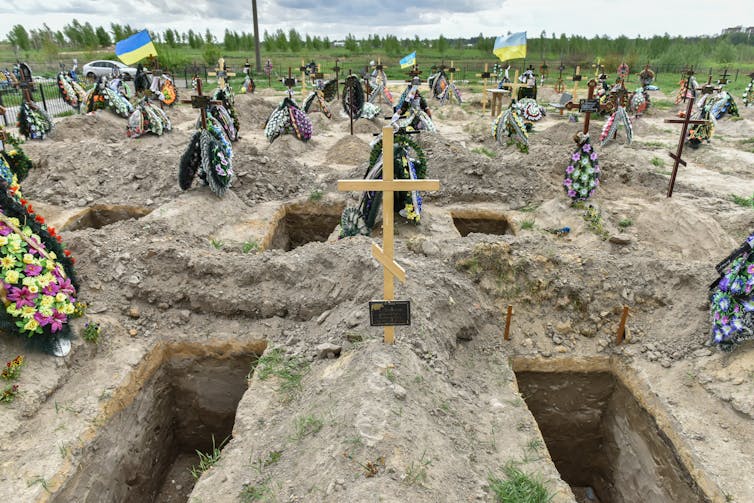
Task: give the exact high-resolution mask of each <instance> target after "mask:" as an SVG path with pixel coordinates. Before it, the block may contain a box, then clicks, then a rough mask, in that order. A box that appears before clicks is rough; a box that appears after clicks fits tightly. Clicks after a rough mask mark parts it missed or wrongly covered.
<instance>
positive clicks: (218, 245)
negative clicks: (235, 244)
mask: <svg viewBox="0 0 754 503" xmlns="http://www.w3.org/2000/svg"><path fill="white" fill-rule="evenodd" d="M209 244H211V245H212V246H213V247H214V248H215V250H220V249H222V247H223V246H224V245H225V243H224V242H222V241H220V240H219V239H214V238H212V239H210V240H209Z"/></svg>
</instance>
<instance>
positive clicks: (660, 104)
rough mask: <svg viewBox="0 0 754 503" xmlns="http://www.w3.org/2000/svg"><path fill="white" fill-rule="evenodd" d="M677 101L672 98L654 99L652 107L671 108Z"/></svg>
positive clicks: (659, 108)
mask: <svg viewBox="0 0 754 503" xmlns="http://www.w3.org/2000/svg"><path fill="white" fill-rule="evenodd" d="M675 106H676V105H675V101H671V100H652V107H654V108H656V109H658V110H670V109H671V108H673V107H675Z"/></svg>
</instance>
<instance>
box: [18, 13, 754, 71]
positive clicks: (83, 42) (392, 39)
mask: <svg viewBox="0 0 754 503" xmlns="http://www.w3.org/2000/svg"><path fill="white" fill-rule="evenodd" d="M137 31H139V30H137V29H134V28H132V27H131V26H129V25H127V24H126V25H120V24H117V23H111V24H110V27H109V28H105V27H103V26H96V27H95V26H92V25H91V24H90V23H89V22H86V23H83V24H82V23H80V22H79V21H78V20H76V19H73V20H72V21H71V22H70V23H69V24H66V25H65V26H64V27H63V29H61V30H52V29H50V27H49V26H47V24H43V25H42V27H41V28H34V29H30V30H27V29H26V28H25V27H24V26H22V25H20V24H19V25H15V26H13V27H12V28H11V30H10V32H9V33H8V35H7V41H8V42H9V43H10V44H11V45H12V46H13V47H14V48H16V50H17V51H19V50H20V51H30V50H35V51H42V52H44V53H45V54H46V55H48V56H50V57H51V58H52V57H54V56H55V55H56V54H57V52H58V51H59V50H60V49H63V48H67V49H71V50H96V49H107V48H110V47H111V46H112V45H113V44H114V43H115V42H116V41H119V40H122V39H125V38H127V37H128V36H130V35H132V34H134V33H136V32H137ZM150 34H151V36H152V40H153V41H154V42H156V43H158V44H162V46H163V47H165V46H166V47H169V48H171V49H172V48H176V49H177V48H181V47H190V48H192V49H203V50H204V52H211V53H215V52H217V51H221V50H224V51H229V52H230V51H251V50H253V47H254V36H253V34H251V33H246V32H241V33H239V32H236V31H231V30H228V29H226V30H225V32H224V34H223V37H222V40H220V39H218V38H217V37H215V35H213V33H212V32H211V31H210V30H209V29H207V30H206V31H205V32H204V33H201V32H195V31H193V30H188V31H187V32H179V31H178V30H173V29H167V30H165V31H163V32H150ZM495 38H496V37H495V36H485V35H484V34H482V33H480V34H479V35H477V36H474V37H468V38H446V37H445V36H443V35H439V36H438V37H437V38H420V37H418V36H415V37H413V38H400V39H399V38H398V37H396V36H395V35H380V34H376V33H375V34H371V35H368V36H367V37H366V38H357V37H356V36H355V35H353V34H350V33H349V34H348V35H347V36H346V37H345V39H344V40H339V41H333V40H330V38H329V37H327V36H325V37H319V36H316V35H314V36H313V35H309V34H304V35H302V34H301V33H299V32H298V31H297V30H296V29H290V30H288V31H284V30H282V29H279V30H277V31H275V32H274V33H269V32H267V31H265V32H264V35H263V38H262V41H261V42H262V45H263V47H264V50H265V51H266V52H267V53H272V52H278V53H279V52H291V53H294V54H296V53H300V52H316V51H319V50H327V49H331V48H333V47H338V48H342V50H343V51H345V52H347V53H349V54H362V53H363V54H374V53H382V54H386V55H388V56H391V57H400V56H403V55H405V54H406V53H408V52H411V51H414V50H416V51H418V52H419V54H421V53H422V52H424V53H429V52H431V53H434V54H438V53H439V54H440V55H444V54H446V53H448V52H451V51H452V52H453V53H454V54H458V53H459V52H461V51H462V52H463V53H464V55H468V56H469V57H472V58H473V57H474V56H475V55H477V56H479V55H482V54H483V55H488V54H490V53H491V52H492V48H493V46H494V43H495ZM527 45H528V57H527V59H528V60H530V61H536V60H539V59H542V60H547V61H549V62H550V63H552V62H553V61H555V62H557V61H558V60H561V61H563V62H564V64H566V65H567V64H569V63H570V62H584V61H596V60H597V59H600V62H601V63H603V64H606V65H608V66H615V65H617V64H620V62H621V61H626V62H628V63H629V64H633V65H636V64H644V63H652V64H659V65H687V64H702V63H703V62H705V61H709V60H714V61H716V62H718V63H723V64H729V63H736V62H741V63H744V62H752V61H754V36H751V35H748V34H746V33H730V34H726V35H720V36H715V37H706V36H700V37H680V36H675V37H671V36H670V35H668V34H667V33H666V34H664V35H656V36H653V37H647V38H642V37H640V36H637V37H628V36H619V37H609V36H607V35H602V36H595V37H591V38H587V37H584V36H581V35H570V36H569V35H566V34H560V35H556V34H555V33H551V34H549V35H548V34H547V33H546V32H545V31H543V32H541V33H540V34H539V36H538V37H530V38H529V39H528V44H527ZM555 66H556V65H555Z"/></svg>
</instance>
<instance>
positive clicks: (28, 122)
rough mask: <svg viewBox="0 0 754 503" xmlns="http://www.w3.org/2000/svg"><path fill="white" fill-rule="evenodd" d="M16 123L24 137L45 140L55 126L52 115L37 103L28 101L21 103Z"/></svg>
mask: <svg viewBox="0 0 754 503" xmlns="http://www.w3.org/2000/svg"><path fill="white" fill-rule="evenodd" d="M16 125H17V126H18V130H19V132H20V133H21V134H22V135H24V137H26V138H27V139H32V140H44V139H45V137H46V136H47V134H48V133H49V132H50V131H52V128H53V123H52V117H50V116H49V115H48V114H47V112H45V111H44V110H43V109H41V108H39V106H38V105H37V104H36V103H33V102H28V101H24V102H23V103H21V109H20V110H19V112H18V119H17V124H16Z"/></svg>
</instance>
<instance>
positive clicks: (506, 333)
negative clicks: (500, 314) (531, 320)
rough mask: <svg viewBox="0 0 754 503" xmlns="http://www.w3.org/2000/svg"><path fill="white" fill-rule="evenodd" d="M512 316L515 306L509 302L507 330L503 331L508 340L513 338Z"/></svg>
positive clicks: (506, 317)
mask: <svg viewBox="0 0 754 503" xmlns="http://www.w3.org/2000/svg"><path fill="white" fill-rule="evenodd" d="M511 316H513V306H511V305H510V304H508V314H507V315H506V316H505V332H504V333H503V339H504V340H506V341H509V340H511V333H510V332H511Z"/></svg>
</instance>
